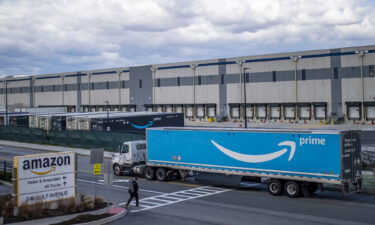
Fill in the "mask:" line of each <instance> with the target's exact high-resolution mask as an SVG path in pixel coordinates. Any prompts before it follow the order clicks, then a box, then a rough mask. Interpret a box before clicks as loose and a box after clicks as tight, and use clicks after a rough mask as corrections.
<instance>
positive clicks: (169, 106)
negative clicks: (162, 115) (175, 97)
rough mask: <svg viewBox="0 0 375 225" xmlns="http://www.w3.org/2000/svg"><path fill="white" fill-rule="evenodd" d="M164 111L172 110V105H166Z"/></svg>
mask: <svg viewBox="0 0 375 225" xmlns="http://www.w3.org/2000/svg"><path fill="white" fill-rule="evenodd" d="M165 111H166V112H169V113H171V112H173V108H172V106H171V105H167V107H166V108H165Z"/></svg>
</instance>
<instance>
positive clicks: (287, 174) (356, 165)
mask: <svg viewBox="0 0 375 225" xmlns="http://www.w3.org/2000/svg"><path fill="white" fill-rule="evenodd" d="M360 149H361V145H360V138H359V135H358V133H357V132H355V131H343V130H292V129H233V128H189V127H184V128H150V129H148V130H147V161H146V163H147V166H148V167H149V168H163V169H164V170H168V169H169V170H184V171H195V172H198V174H199V173H206V174H207V173H208V174H212V175H214V174H225V175H227V176H237V177H242V179H244V178H249V179H251V178H268V180H269V182H268V191H269V192H270V194H273V195H279V194H281V193H283V192H285V193H286V194H287V195H289V196H290V197H296V196H298V195H299V194H300V193H302V192H306V191H307V192H314V191H315V190H316V189H317V187H318V186H319V185H320V184H323V183H329V184H335V185H340V186H341V187H342V189H343V191H344V192H346V193H348V192H352V191H356V190H358V189H359V188H360V186H361V181H362V175H361V155H360ZM146 172H147V171H146ZM158 172H159V173H160V170H159V171H156V176H157V175H158V174H157V173H158ZM167 173H168V171H167ZM159 175H160V174H159ZM146 177H147V176H146ZM253 180H257V179H253ZM258 180H259V179H258Z"/></svg>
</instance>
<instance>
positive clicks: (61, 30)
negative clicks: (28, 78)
mask: <svg viewBox="0 0 375 225" xmlns="http://www.w3.org/2000/svg"><path fill="white" fill-rule="evenodd" d="M374 9H375V4H374V2H373V1H370V0H359V1H358V0H330V1H326V0H311V1H306V0H263V1H253V0H221V1H217V0H191V1H189V0H180V1H177V0H175V1H172V0H170V1H168V0H141V1H133V0H60V1H54V0H39V1H32V0H19V1H11V0H3V1H0V11H1V12H2V13H1V14H0V76H5V75H13V74H35V73H53V72H64V71H82V70H87V69H98V68H108V67H121V66H132V65H145V64H153V63H166V62H176V61H184V60H197V59H209V58H221V57H229V56H242V55H255V54H264V53H276V52H285V51H299V50H306V49H321V48H336V47H343V46H344V45H345V46H347V45H353V46H354V45H368V44H374V42H373V41H374V40H375V33H374V32H373V31H374V30H375V19H374V18H375V10H374Z"/></svg>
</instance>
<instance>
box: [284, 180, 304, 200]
mask: <svg viewBox="0 0 375 225" xmlns="http://www.w3.org/2000/svg"><path fill="white" fill-rule="evenodd" d="M284 192H285V194H286V195H287V196H289V197H291V198H296V197H298V196H299V195H300V193H301V186H300V185H299V183H297V182H295V181H288V182H286V184H285V186H284Z"/></svg>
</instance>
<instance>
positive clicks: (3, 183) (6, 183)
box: [0, 180, 13, 187]
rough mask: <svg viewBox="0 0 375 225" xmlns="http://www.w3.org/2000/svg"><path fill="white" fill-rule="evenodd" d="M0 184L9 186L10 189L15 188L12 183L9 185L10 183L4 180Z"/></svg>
mask: <svg viewBox="0 0 375 225" xmlns="http://www.w3.org/2000/svg"><path fill="white" fill-rule="evenodd" d="M0 184H2V185H7V186H9V187H12V186H13V184H12V183H8V182H5V181H2V180H0Z"/></svg>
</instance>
